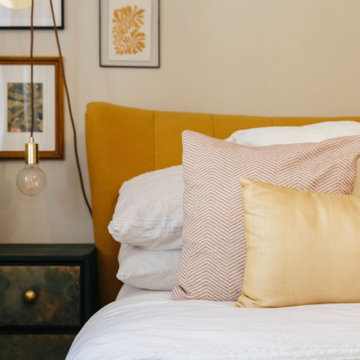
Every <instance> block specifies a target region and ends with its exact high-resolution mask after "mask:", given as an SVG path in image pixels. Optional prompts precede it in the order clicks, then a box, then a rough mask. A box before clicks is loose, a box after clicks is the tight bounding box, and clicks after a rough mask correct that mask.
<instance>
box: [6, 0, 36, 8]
mask: <svg viewBox="0 0 360 360" xmlns="http://www.w3.org/2000/svg"><path fill="white" fill-rule="evenodd" d="M36 1H37V0H34V3H36ZM0 4H1V5H4V6H6V7H8V8H10V9H23V8H26V7H29V6H31V4H32V3H31V0H0Z"/></svg>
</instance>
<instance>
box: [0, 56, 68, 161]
mask: <svg viewBox="0 0 360 360" xmlns="http://www.w3.org/2000/svg"><path fill="white" fill-rule="evenodd" d="M60 67H61V64H60V58H58V57H38V58H35V60H34V103H35V115H34V120H35V121H34V138H35V141H36V142H37V143H38V144H39V150H40V157H41V158H42V159H46V158H48V159H49V158H51V159H63V158H64V98H63V90H64V85H63V80H62V76H61V68H60ZM30 88H31V86H30V58H29V57H0V158H24V151H25V143H26V142H27V141H28V139H29V136H30V129H31V92H30Z"/></svg>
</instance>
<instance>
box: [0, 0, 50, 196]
mask: <svg viewBox="0 0 360 360" xmlns="http://www.w3.org/2000/svg"><path fill="white" fill-rule="evenodd" d="M2 1H3V0H2ZM5 1H6V2H7V3H9V5H11V6H13V7H15V8H16V9H19V8H21V7H26V6H29V2H30V4H31V24H30V37H31V41H30V43H31V44H30V73H31V75H30V77H31V79H30V94H31V98H30V105H31V106H30V107H31V129H30V138H29V142H28V143H27V144H25V167H24V168H23V169H22V170H20V172H19V173H18V174H17V176H16V185H17V187H18V189H19V190H20V191H21V192H22V193H23V194H25V195H28V196H35V195H38V194H40V193H42V192H43V191H44V190H45V187H46V175H45V173H44V172H43V171H42V170H41V169H40V167H39V145H38V144H37V143H35V141H34V122H35V104H34V53H33V51H34V3H35V0H30V1H29V0H17V1H14V0H12V1H11V0H5Z"/></svg>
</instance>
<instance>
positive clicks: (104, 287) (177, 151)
mask: <svg viewBox="0 0 360 360" xmlns="http://www.w3.org/2000/svg"><path fill="white" fill-rule="evenodd" d="M342 119H344V117H342V118H299V117H288V118H284V117H282V118H278V117H258V116H256V117H254V116H236V115H210V114H195V113H180V112H163V111H149V110H140V109H133V108H128V107H122V106H116V105H112V104H107V103H90V104H89V105H88V107H87V112H86V144H87V157H88V168H89V176H90V187H91V200H92V207H93V223H94V233H95V244H96V247H97V250H98V273H99V288H100V300H101V304H102V305H105V304H107V303H109V302H110V301H112V300H114V299H115V297H116V295H117V293H118V291H119V289H120V287H121V283H120V281H118V280H117V279H116V276H115V275H116V272H117V268H118V262H117V255H118V250H119V243H117V242H116V241H114V240H113V239H112V237H111V235H110V234H109V232H108V230H107V226H108V224H109V222H110V220H111V218H112V214H113V211H114V207H115V204H116V200H117V196H118V191H119V188H120V186H121V184H122V183H123V181H125V180H128V179H130V178H132V177H134V176H136V175H139V174H141V173H144V172H147V171H151V170H155V169H161V168H165V167H168V166H171V165H177V164H180V163H181V152H182V149H181V132H182V131H183V130H185V129H188V130H193V131H198V132H201V133H203V134H207V135H210V136H214V137H218V138H226V137H228V136H229V135H230V134H231V133H232V132H234V131H236V130H239V129H248V128H252V127H260V126H284V125H305V124H310V123H314V122H320V121H329V120H342ZM346 119H352V120H356V121H360V118H349V117H346Z"/></svg>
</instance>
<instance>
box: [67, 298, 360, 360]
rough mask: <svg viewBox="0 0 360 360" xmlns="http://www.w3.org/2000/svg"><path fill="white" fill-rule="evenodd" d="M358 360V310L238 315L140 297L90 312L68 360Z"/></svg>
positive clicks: (211, 306) (223, 306) (222, 306)
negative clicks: (91, 314) (88, 318)
mask: <svg viewBox="0 0 360 360" xmlns="http://www.w3.org/2000/svg"><path fill="white" fill-rule="evenodd" d="M91 359H97V360H115V359H128V360H180V359H181V360H182V359H187V360H193V359H194V360H195V359H196V360H200V359H201V360H213V359H224V360H235V359H236V360H243V359H244V360H252V359H256V360H258V359H276V360H282V359H329V360H331V359H337V360H340V359H341V360H355V359H356V360H359V359H360V304H329V305H312V306H297V307H288V308H279V309H238V308H235V307H234V304H233V303H227V302H209V301H182V302H180V301H173V300H171V299H170V293H169V292H154V291H142V292H141V293H140V294H137V295H136V294H135V295H132V296H127V297H125V298H123V299H120V300H117V301H115V302H113V303H111V304H109V305H108V306H106V307H104V308H103V309H101V310H100V311H99V312H98V313H96V314H95V315H94V316H93V317H92V318H91V319H90V320H89V321H88V322H87V324H86V325H85V326H84V328H83V329H82V330H81V331H80V333H79V334H78V336H77V337H76V339H75V341H74V343H73V345H72V347H71V349H70V352H69V354H68V356H67V360H91Z"/></svg>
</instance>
